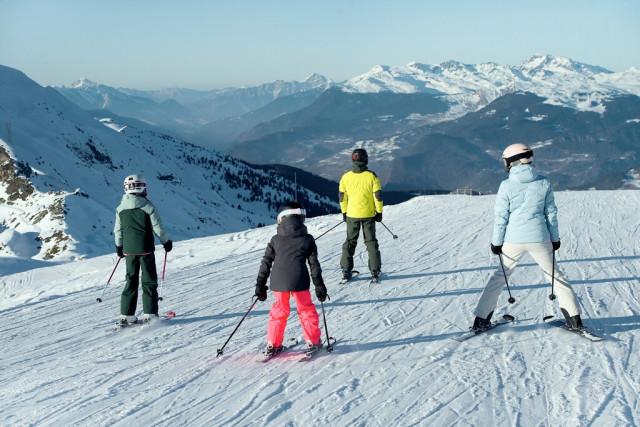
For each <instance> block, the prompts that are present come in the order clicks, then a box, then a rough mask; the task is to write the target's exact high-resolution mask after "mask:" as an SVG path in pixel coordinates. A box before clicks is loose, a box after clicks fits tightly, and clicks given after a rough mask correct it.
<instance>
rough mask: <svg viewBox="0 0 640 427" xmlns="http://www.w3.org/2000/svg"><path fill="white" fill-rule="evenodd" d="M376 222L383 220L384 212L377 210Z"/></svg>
mask: <svg viewBox="0 0 640 427" xmlns="http://www.w3.org/2000/svg"><path fill="white" fill-rule="evenodd" d="M376 222H382V212H376Z"/></svg>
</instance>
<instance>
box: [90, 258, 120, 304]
mask: <svg viewBox="0 0 640 427" xmlns="http://www.w3.org/2000/svg"><path fill="white" fill-rule="evenodd" d="M121 259H122V258H120V257H118V261H117V262H116V265H115V267H113V271H112V272H111V275H110V276H109V280H107V284H106V285H104V288H103V289H102V293H101V294H100V296H99V297H98V298H96V301H98V302H102V295H104V291H105V290H106V289H107V285H109V282H110V281H111V278H112V277H113V273H115V272H116V268H118V264H120V260H121Z"/></svg>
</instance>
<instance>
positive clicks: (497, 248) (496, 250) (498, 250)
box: [491, 243, 502, 255]
mask: <svg viewBox="0 0 640 427" xmlns="http://www.w3.org/2000/svg"><path fill="white" fill-rule="evenodd" d="M491 252H493V254H494V255H500V254H501V253H502V245H500V246H493V243H492V244H491Z"/></svg>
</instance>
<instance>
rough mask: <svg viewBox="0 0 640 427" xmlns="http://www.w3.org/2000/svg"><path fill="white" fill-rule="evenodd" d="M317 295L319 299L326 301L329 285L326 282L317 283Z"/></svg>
mask: <svg viewBox="0 0 640 427" xmlns="http://www.w3.org/2000/svg"><path fill="white" fill-rule="evenodd" d="M316 296H317V297H318V301H320V302H325V300H326V299H327V287H326V286H325V285H324V283H320V284H319V285H316Z"/></svg>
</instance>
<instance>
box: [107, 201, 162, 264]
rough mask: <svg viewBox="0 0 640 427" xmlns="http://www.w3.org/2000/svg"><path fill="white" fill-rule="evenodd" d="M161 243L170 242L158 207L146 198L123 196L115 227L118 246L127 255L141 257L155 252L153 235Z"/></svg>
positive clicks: (118, 208) (117, 209)
mask: <svg viewBox="0 0 640 427" xmlns="http://www.w3.org/2000/svg"><path fill="white" fill-rule="evenodd" d="M154 233H155V234H156V236H158V239H160V243H162V244H165V243H167V242H168V241H169V235H168V234H167V232H166V231H165V229H164V227H163V226H162V220H161V219H160V215H159V214H158V211H157V209H156V207H155V206H154V205H153V203H151V202H150V201H149V200H147V198H146V197H143V196H136V195H134V194H125V195H124V196H122V201H121V202H120V206H118V207H117V208H116V224H115V226H114V227H113V234H114V235H115V240H116V246H122V251H123V252H124V253H125V254H126V255H140V254H146V253H149V252H153V251H154V250H155V247H154V246H155V245H154V239H153V234H154Z"/></svg>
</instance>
